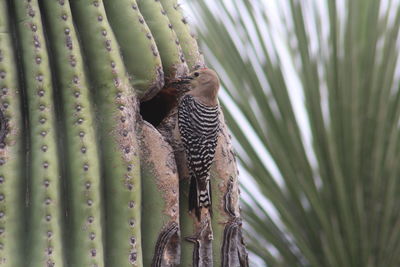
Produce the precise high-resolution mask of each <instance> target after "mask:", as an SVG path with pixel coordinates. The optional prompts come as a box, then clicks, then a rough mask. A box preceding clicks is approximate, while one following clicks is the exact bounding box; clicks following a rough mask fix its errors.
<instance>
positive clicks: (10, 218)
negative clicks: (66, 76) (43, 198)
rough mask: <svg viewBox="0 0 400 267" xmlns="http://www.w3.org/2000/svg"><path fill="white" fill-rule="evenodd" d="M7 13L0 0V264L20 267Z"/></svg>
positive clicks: (18, 166) (19, 150)
mask: <svg viewBox="0 0 400 267" xmlns="http://www.w3.org/2000/svg"><path fill="white" fill-rule="evenodd" d="M8 12H9V8H8V5H7V3H6V1H5V0H0V215H1V216H0V265H2V266H13V265H12V264H16V265H17V266H22V264H23V262H22V257H21V255H20V253H21V250H22V242H21V241H22V240H23V232H24V229H23V222H24V217H23V214H24V193H25V192H24V171H23V164H24V162H23V159H24V156H23V135H22V134H23V133H22V131H23V122H22V116H21V103H20V99H21V90H20V88H19V84H18V72H17V64H16V58H15V56H14V51H13V49H12V47H13V44H12V36H11V33H12V31H11V26H10V21H9V19H10V17H9V13H8ZM14 266H15V265H14Z"/></svg>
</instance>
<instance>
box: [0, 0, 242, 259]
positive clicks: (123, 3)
mask: <svg viewBox="0 0 400 267" xmlns="http://www.w3.org/2000/svg"><path fill="white" fill-rule="evenodd" d="M15 55H17V56H15ZM204 66H205V63H204V59H203V57H202V55H201V54H200V53H199V51H198V46H197V42H196V40H195V39H194V38H193V36H192V35H191V34H190V32H189V28H188V25H187V21H186V19H185V18H184V17H183V15H182V13H181V10H180V9H179V6H178V4H177V2H176V1H175V0H162V1H156V0H118V1H114V0H104V3H103V1H101V0H69V1H68V0H51V1H47V0H45V1H39V0H20V1H12V0H0V265H1V266H12V267H16V266H17V267H18V266H33V267H36V266H47V267H50V266H97V267H100V266H119V267H120V266H121V267H123V266H178V265H179V264H180V265H181V266H246V265H247V254H246V251H245V248H244V245H243V243H242V235H241V220H240V214H239V206H238V199H239V193H238V182H237V170H236V163H235V160H234V156H233V153H232V150H231V145H230V141H229V136H228V133H227V130H226V127H225V126H223V127H222V131H221V134H220V137H219V142H218V147H217V153H216V158H215V162H214V166H213V168H212V181H213V182H212V187H213V188H212V191H213V194H214V195H213V197H214V202H213V203H214V204H213V210H214V217H211V216H207V217H205V218H202V219H201V220H197V219H196V218H195V217H194V216H192V215H191V214H189V213H188V210H187V209H188V207H187V206H188V205H187V204H188V203H187V201H188V200H187V194H188V181H187V167H186V166H185V160H184V154H183V151H182V150H181V144H180V140H179V138H177V136H176V124H175V123H176V121H175V120H174V114H175V112H176V105H177V103H178V102H179V90H177V88H176V81H178V80H179V79H180V78H181V77H182V76H185V75H187V74H188V72H189V71H193V70H195V69H197V68H202V67H204ZM18 70H20V71H18ZM164 84H165V86H164ZM221 116H222V115H221ZM221 121H223V118H221ZM152 124H153V125H152Z"/></svg>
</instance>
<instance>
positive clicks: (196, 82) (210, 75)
mask: <svg viewBox="0 0 400 267" xmlns="http://www.w3.org/2000/svg"><path fill="white" fill-rule="evenodd" d="M182 80H183V81H186V82H187V83H189V84H190V91H189V92H188V94H190V95H193V96H195V97H199V98H200V99H201V100H203V101H205V102H210V101H211V102H212V103H214V102H216V100H217V95H218V90H219V78H218V75H217V73H216V72H215V71H213V70H212V69H208V68H204V69H199V70H196V71H193V72H192V73H190V75H189V76H187V77H184V78H183V79H182Z"/></svg>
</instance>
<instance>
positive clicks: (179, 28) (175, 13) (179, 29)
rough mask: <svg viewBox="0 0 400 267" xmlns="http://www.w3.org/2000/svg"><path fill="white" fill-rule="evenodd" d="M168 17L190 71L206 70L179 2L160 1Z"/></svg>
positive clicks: (174, 0) (173, 0)
mask: <svg viewBox="0 0 400 267" xmlns="http://www.w3.org/2000/svg"><path fill="white" fill-rule="evenodd" d="M160 1H161V4H162V6H163V8H164V10H165V12H166V13H167V16H168V18H169V20H170V22H171V24H172V26H173V28H174V31H175V33H176V35H177V36H178V39H179V43H180V45H181V47H182V52H183V54H184V56H185V59H186V63H187V65H188V67H189V70H190V71H194V70H196V69H199V68H204V67H205V63H204V57H203V55H202V54H201V53H200V52H199V47H198V45H197V41H196V39H195V38H194V36H193V35H192V34H191V33H190V29H189V25H188V20H187V18H185V17H184V16H183V13H182V8H181V7H180V5H179V4H178V1H177V0H160Z"/></svg>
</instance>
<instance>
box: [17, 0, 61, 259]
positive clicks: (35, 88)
mask: <svg viewBox="0 0 400 267" xmlns="http://www.w3.org/2000/svg"><path fill="white" fill-rule="evenodd" d="M13 3H14V14H13V16H15V21H16V22H17V25H16V27H17V32H18V37H19V44H20V49H21V57H22V69H23V79H24V84H25V91H26V96H27V107H28V120H29V149H30V153H29V164H28V168H29V175H28V179H29V185H30V187H29V196H30V198H29V219H28V225H29V230H28V240H27V243H26V246H27V252H28V259H27V261H26V262H27V266H43V265H45V264H47V266H49V265H52V264H54V265H56V266H64V262H63V247H62V233H61V228H62V225H61V223H62V218H61V216H62V209H61V208H62V203H61V202H60V201H61V192H60V191H61V181H60V180H61V179H60V170H59V162H58V160H59V157H58V149H57V142H56V134H57V133H56V131H55V129H56V128H55V126H56V121H55V120H56V116H55V111H54V109H55V107H54V101H53V93H54V92H53V85H52V77H51V71H50V66H49V60H48V54H47V50H46V43H45V38H44V35H43V27H42V21H41V14H40V10H39V6H38V2H37V1H33V0H31V1H22V0H21V1H14V2H13Z"/></svg>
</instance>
